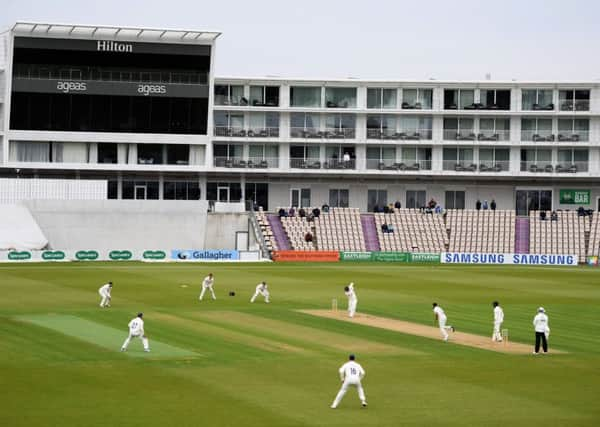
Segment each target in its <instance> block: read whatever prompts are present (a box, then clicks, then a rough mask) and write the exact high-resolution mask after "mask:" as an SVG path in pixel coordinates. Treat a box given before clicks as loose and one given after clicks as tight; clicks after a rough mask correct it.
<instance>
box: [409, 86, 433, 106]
mask: <svg viewBox="0 0 600 427" xmlns="http://www.w3.org/2000/svg"><path fill="white" fill-rule="evenodd" d="M432 107H433V89H402V108H403V109H417V110H418V109H423V110H431V108H432Z"/></svg>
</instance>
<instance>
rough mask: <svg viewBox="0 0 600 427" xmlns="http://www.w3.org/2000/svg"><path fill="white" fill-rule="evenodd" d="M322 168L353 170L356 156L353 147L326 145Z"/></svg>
mask: <svg viewBox="0 0 600 427" xmlns="http://www.w3.org/2000/svg"><path fill="white" fill-rule="evenodd" d="M325 160H326V163H325V165H324V167H326V168H330V169H354V168H355V166H356V156H355V151H354V146H353V145H327V146H325Z"/></svg>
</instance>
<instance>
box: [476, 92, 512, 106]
mask: <svg viewBox="0 0 600 427" xmlns="http://www.w3.org/2000/svg"><path fill="white" fill-rule="evenodd" d="M479 104H480V105H481V106H482V108H485V109H487V110H510V90H507V89H481V91H480V92H479Z"/></svg>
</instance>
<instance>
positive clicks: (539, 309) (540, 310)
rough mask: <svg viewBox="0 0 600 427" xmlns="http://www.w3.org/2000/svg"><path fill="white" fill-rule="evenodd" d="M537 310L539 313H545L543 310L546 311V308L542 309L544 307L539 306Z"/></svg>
mask: <svg viewBox="0 0 600 427" xmlns="http://www.w3.org/2000/svg"><path fill="white" fill-rule="evenodd" d="M538 311H539V312H540V313H545V312H546V310H544V307H540V308H538Z"/></svg>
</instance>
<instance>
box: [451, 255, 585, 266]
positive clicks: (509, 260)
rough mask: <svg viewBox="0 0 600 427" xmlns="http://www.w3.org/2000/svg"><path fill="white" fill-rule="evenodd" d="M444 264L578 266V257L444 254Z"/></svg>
mask: <svg viewBox="0 0 600 427" xmlns="http://www.w3.org/2000/svg"><path fill="white" fill-rule="evenodd" d="M441 261H442V264H512V265H577V255H553V254H552V255H551V254H512V253H509V254H498V253H478V252H444V253H442V260H441Z"/></svg>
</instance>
